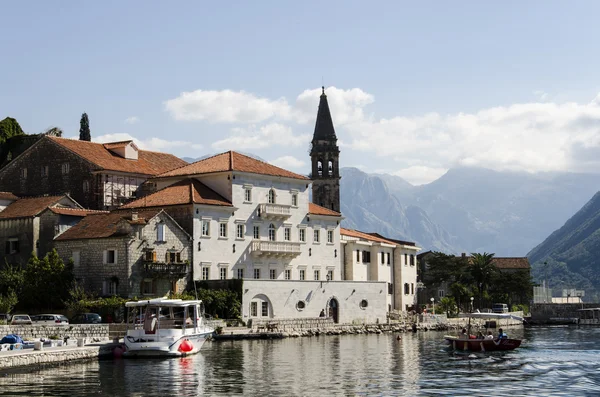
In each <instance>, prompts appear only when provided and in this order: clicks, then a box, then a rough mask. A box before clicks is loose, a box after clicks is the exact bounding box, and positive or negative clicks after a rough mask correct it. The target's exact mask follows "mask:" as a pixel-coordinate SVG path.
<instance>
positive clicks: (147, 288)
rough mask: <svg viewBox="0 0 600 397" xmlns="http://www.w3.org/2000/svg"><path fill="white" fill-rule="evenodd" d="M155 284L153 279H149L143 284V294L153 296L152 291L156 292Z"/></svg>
mask: <svg viewBox="0 0 600 397" xmlns="http://www.w3.org/2000/svg"><path fill="white" fill-rule="evenodd" d="M153 287H154V286H153V284H152V279H150V278H147V279H145V280H144V281H143V282H142V294H144V295H150V294H152V291H153V290H154V288H153Z"/></svg>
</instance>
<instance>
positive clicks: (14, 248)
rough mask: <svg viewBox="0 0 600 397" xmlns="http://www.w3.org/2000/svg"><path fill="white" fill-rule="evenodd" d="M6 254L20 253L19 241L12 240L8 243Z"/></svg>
mask: <svg viewBox="0 0 600 397" xmlns="http://www.w3.org/2000/svg"><path fill="white" fill-rule="evenodd" d="M5 252H6V254H17V253H19V239H16V238H11V239H8V240H7V241H6V250H5Z"/></svg>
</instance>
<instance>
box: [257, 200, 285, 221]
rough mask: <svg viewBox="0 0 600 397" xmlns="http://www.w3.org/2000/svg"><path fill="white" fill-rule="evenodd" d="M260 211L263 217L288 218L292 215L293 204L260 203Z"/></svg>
mask: <svg viewBox="0 0 600 397" xmlns="http://www.w3.org/2000/svg"><path fill="white" fill-rule="evenodd" d="M258 211H259V214H260V217H261V218H262V219H267V220H268V219H287V218H289V217H290V216H291V215H292V211H291V206H289V205H283V204H260V205H259V206H258Z"/></svg>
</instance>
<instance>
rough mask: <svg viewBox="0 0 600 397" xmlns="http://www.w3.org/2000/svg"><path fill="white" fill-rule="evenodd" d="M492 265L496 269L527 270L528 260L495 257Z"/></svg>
mask: <svg viewBox="0 0 600 397" xmlns="http://www.w3.org/2000/svg"><path fill="white" fill-rule="evenodd" d="M492 263H493V264H494V265H496V267H497V268H498V269H529V268H530V266H529V259H527V258H525V257H524V258H503V257H495V258H493V259H492Z"/></svg>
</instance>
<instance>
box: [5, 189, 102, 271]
mask: <svg viewBox="0 0 600 397" xmlns="http://www.w3.org/2000/svg"><path fill="white" fill-rule="evenodd" d="M7 198H8V199H7ZM7 202H10V203H9V204H8V205H6V203H7ZM4 205H6V207H4ZM3 207H4V208H3ZM0 209H2V211H0V242H2V244H3V245H2V247H3V248H1V249H2V253H3V254H4V255H3V257H4V259H5V260H6V261H7V262H8V263H13V264H20V265H24V264H26V263H27V261H28V260H29V258H30V256H31V254H32V253H35V254H36V255H37V256H38V257H43V256H44V255H46V253H48V252H49V251H51V250H52V248H53V247H54V241H53V240H54V237H55V236H57V235H58V234H60V233H62V232H64V231H65V230H67V229H68V228H70V227H71V226H73V225H75V224H76V223H77V222H79V221H80V220H81V219H82V218H83V217H85V216H86V215H88V214H89V213H93V212H95V211H90V210H85V209H83V208H81V206H80V205H79V204H78V203H76V202H75V201H74V200H73V199H72V198H71V197H69V196H67V195H63V196H43V197H30V198H16V197H14V196H13V195H10V196H8V195H7V194H6V193H0Z"/></svg>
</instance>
